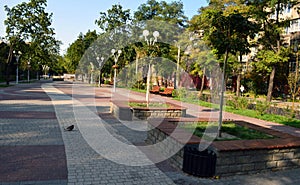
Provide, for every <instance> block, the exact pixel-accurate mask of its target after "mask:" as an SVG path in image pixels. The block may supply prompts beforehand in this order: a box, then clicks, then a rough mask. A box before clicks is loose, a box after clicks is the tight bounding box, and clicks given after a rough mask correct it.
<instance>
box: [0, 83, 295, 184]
mask: <svg viewBox="0 0 300 185" xmlns="http://www.w3.org/2000/svg"><path fill="white" fill-rule="evenodd" d="M72 90H74V89H72V85H71V84H68V83H63V82H55V83H43V84H40V83H32V84H20V85H18V86H13V87H8V88H2V89H0V105H1V106H0V131H1V135H0V164H1V165H0V184H3V185H8V184H13V185H14V184H28V185H29V184H55V185H56V184H122V185H123V184H186V185H188V184H190V185H193V184H195V185H196V184H220V185H223V184H233V185H235V184H236V185H237V184H264V185H266V184H272V185H273V184H274V185H281V184H300V176H299V175H298V174H299V173H300V169H295V170H288V171H281V172H273V173H264V174H256V175H242V176H234V177H228V178H222V179H202V178H195V177H191V176H188V175H186V174H184V173H182V172H181V171H178V170H177V169H174V168H172V167H171V166H170V165H169V164H168V162H167V161H164V162H161V163H159V164H155V165H147V166H128V165H124V164H119V163H116V162H113V161H111V160H108V159H107V158H106V157H103V156H102V155H100V154H99V151H98V150H97V148H96V149H95V148H93V147H95V146H96V145H95V144H94V143H96V144H97V143H101V141H102V142H103V140H96V141H95V142H94V143H91V142H89V138H88V136H89V137H91V138H98V137H99V134H95V135H90V134H89V135H88V136H87V135H86V134H85V133H84V132H83V130H84V129H89V128H87V127H86V125H82V124H81V120H80V119H79V118H78V117H76V115H74V114H80V115H81V112H76V110H75V111H73V107H72V105H73V104H74V102H73V101H72V98H71V96H70V95H73V96H77V99H78V100H79V101H80V102H79V103H84V104H85V105H87V106H84V108H86V109H79V110H85V111H83V112H82V115H84V116H85V117H88V118H89V119H87V118H85V119H86V120H85V121H89V120H92V121H93V120H94V119H96V118H95V115H97V116H98V117H100V121H101V120H102V122H101V123H104V124H103V125H104V127H105V129H106V130H108V131H109V133H110V134H111V135H112V136H114V137H115V138H117V139H118V140H120V141H122V142H124V143H127V144H130V145H132V146H133V147H135V148H138V146H139V145H143V144H145V143H144V139H145V138H146V135H145V134H146V133H145V132H140V131H138V130H132V129H129V128H128V127H126V126H125V125H124V124H122V123H121V122H120V121H119V120H117V119H115V118H114V117H113V116H111V115H110V114H109V101H110V100H111V93H110V92H111V89H110V88H104V87H102V88H100V89H97V91H96V96H95V97H96V98H95V97H94V98H93V97H92V96H93V94H88V93H83V92H82V93H78V94H74V91H72ZM79 90H80V89H79ZM78 92H79V91H78ZM75 93H76V92H75ZM126 93H127V94H128V92H123V93H121V94H123V95H124V94H126ZM130 97H131V98H132V97H134V98H136V99H143V95H141V94H138V93H132V94H131V95H130ZM152 97H153V98H156V99H159V97H156V96H152ZM112 98H121V96H115V97H112ZM93 100H95V101H93ZM162 101H163V100H162ZM164 101H171V100H169V99H164ZM177 103H178V102H177ZM93 106H95V107H96V109H94V108H93ZM184 106H188V108H189V109H188V114H190V115H192V116H205V114H207V111H205V108H201V107H197V106H194V105H189V104H184ZM199 110H200V111H199ZM200 112H201V113H200ZM199 113H200V114H199ZM232 116H234V115H230V114H226V115H225V117H230V118H233V117H232ZM239 119H242V118H239ZM243 119H246V118H243ZM255 122H256V121H255ZM71 124H74V125H75V131H72V132H66V131H64V129H63V128H64V127H66V126H69V125H71ZM270 124H272V123H270ZM104 127H103V128H104ZM79 128H80V131H79ZM101 128H102V127H100V126H99V125H93V127H92V129H93V130H97V131H98V129H101ZM103 128H102V129H103ZM272 128H275V127H272ZM99 131H100V132H101V130H99ZM287 132H288V131H287ZM298 133H299V132H298V131H297V132H296V134H298ZM103 134H104V133H103ZM109 149H110V147H108V148H100V152H101V151H105V150H109ZM117 154H118V155H117ZM126 155H128V154H127V153H126V152H125V151H122V150H120V151H115V153H112V156H115V157H118V156H123V157H124V156H126ZM128 157H129V158H128V160H130V156H128ZM137 159H138V158H137Z"/></svg>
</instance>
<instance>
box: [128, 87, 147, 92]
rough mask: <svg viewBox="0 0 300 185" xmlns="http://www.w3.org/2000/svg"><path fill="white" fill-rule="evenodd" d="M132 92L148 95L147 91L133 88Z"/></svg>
mask: <svg viewBox="0 0 300 185" xmlns="http://www.w3.org/2000/svg"><path fill="white" fill-rule="evenodd" d="M130 90H132V91H136V92H140V93H146V90H145V89H137V88H131V89H130Z"/></svg>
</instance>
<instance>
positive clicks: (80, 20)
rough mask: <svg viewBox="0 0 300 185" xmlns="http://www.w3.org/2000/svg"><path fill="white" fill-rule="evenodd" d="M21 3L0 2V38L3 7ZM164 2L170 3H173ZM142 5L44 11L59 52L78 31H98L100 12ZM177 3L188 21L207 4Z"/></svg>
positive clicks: (63, 6) (111, 0)
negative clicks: (113, 8)
mask: <svg viewBox="0 0 300 185" xmlns="http://www.w3.org/2000/svg"><path fill="white" fill-rule="evenodd" d="M24 1H25V0H1V1H0V37H3V36H5V26H4V23H3V22H4V20H5V19H6V12H5V11H4V5H8V7H10V8H11V7H13V6H15V5H17V4H19V3H21V2H24ZM158 1H159V0H158ZM165 1H167V2H172V1H173V0H165ZM177 1H178V0H177ZM25 2H27V1H25ZM146 2H147V0H48V6H47V12H49V13H50V12H52V13H53V17H52V26H51V27H53V28H55V33H56V38H57V39H58V40H60V41H62V42H63V45H62V46H61V49H62V50H66V49H67V48H68V46H69V45H70V44H71V43H72V42H74V41H75V40H76V39H77V37H78V35H79V33H80V32H82V33H83V34H85V33H86V32H87V31H88V30H97V31H99V28H98V27H97V26H96V24H95V20H96V19H98V18H99V13H100V12H106V11H107V10H108V9H110V8H111V7H112V5H114V4H120V5H122V7H123V9H130V10H131V13H133V12H134V11H136V10H137V8H138V7H139V6H140V4H143V3H146ZM181 2H183V5H184V12H185V15H186V16H188V17H189V18H191V17H192V16H193V15H195V14H197V11H198V9H199V8H200V7H201V6H205V5H207V0H181Z"/></svg>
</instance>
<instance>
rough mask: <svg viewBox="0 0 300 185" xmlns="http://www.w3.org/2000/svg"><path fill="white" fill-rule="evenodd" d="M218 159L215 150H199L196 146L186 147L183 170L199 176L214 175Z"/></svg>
mask: <svg viewBox="0 0 300 185" xmlns="http://www.w3.org/2000/svg"><path fill="white" fill-rule="evenodd" d="M216 161H217V155H216V153H215V152H213V151H210V150H204V151H199V150H198V149H197V148H195V147H185V148H184V153H183V167H182V170H183V171H184V172H185V173H188V174H190V175H194V176H197V177H213V176H214V175H215V172H216Z"/></svg>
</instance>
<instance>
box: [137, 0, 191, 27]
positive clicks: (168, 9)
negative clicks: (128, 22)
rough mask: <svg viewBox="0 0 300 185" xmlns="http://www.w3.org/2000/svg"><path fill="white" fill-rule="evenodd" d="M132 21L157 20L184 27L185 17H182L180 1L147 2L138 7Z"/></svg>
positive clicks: (152, 0)
mask: <svg viewBox="0 0 300 185" xmlns="http://www.w3.org/2000/svg"><path fill="white" fill-rule="evenodd" d="M134 20H135V21H136V22H139V21H145V20H159V21H165V22H168V23H169V24H176V25H178V26H180V27H184V26H185V25H186V22H187V17H186V16H185V15H184V11H183V3H182V2H180V1H173V2H171V3H167V2H166V1H161V2H157V1H156V0H148V1H147V2H146V3H145V4H141V5H140V6H139V7H138V10H137V11H136V12H135V13H134Z"/></svg>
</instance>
